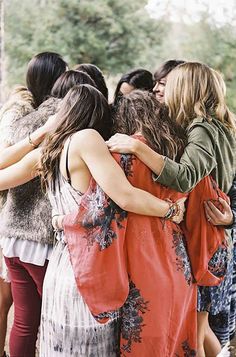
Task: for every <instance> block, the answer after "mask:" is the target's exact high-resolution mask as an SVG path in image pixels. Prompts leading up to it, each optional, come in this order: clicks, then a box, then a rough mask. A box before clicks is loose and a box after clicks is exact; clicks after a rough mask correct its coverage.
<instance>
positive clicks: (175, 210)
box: [164, 202, 180, 219]
mask: <svg viewBox="0 0 236 357" xmlns="http://www.w3.org/2000/svg"><path fill="white" fill-rule="evenodd" d="M179 212H180V207H179V205H178V203H177V202H175V203H172V204H170V207H169V209H168V211H167V212H166V214H165V216H164V219H173V218H174V217H175V216H177V215H178V214H179Z"/></svg>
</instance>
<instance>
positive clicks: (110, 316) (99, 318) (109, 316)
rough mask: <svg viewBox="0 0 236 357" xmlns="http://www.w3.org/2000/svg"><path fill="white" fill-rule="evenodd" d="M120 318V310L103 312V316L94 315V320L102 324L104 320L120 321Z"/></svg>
mask: <svg viewBox="0 0 236 357" xmlns="http://www.w3.org/2000/svg"><path fill="white" fill-rule="evenodd" d="M119 317H120V312H119V310H114V311H109V312H101V314H99V315H94V318H95V319H96V320H97V321H99V322H102V321H103V320H107V319H111V320H114V319H118V318H119Z"/></svg>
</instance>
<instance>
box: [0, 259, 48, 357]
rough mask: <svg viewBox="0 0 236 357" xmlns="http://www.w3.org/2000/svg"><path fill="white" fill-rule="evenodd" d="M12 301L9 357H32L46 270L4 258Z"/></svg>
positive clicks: (43, 267)
mask: <svg viewBox="0 0 236 357" xmlns="http://www.w3.org/2000/svg"><path fill="white" fill-rule="evenodd" d="M5 261H6V265H7V267H8V269H9V275H10V279H11V288H12V296H13V302H14V322H13V327H12V330H11V335H10V356H11V357H34V356H35V345H36V340H37V334H38V328H39V323H40V313H41V302H42V286H43V279H44V276H45V273H46V269H47V263H48V261H46V263H45V265H44V266H37V265H34V264H29V263H23V262H21V261H20V259H19V258H6V257H5Z"/></svg>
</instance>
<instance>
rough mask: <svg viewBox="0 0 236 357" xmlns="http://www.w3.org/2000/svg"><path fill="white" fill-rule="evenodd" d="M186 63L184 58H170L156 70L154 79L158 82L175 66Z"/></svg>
mask: <svg viewBox="0 0 236 357" xmlns="http://www.w3.org/2000/svg"><path fill="white" fill-rule="evenodd" d="M182 63H185V61H183V60H175V59H173V60H168V61H166V62H164V63H162V65H161V66H160V67H159V68H158V69H157V70H156V71H155V72H154V80H155V81H156V82H158V81H160V80H161V79H162V78H164V77H166V76H167V75H168V74H169V73H170V72H171V71H172V70H173V69H174V68H175V67H177V66H179V65H180V64H182Z"/></svg>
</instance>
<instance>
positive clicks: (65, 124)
mask: <svg viewBox="0 0 236 357" xmlns="http://www.w3.org/2000/svg"><path fill="white" fill-rule="evenodd" d="M57 116H58V126H57V128H56V129H55V131H54V132H53V133H52V134H51V135H49V136H48V137H47V139H46V140H45V144H44V147H43V153H42V158H41V171H40V173H41V176H42V183H43V185H44V186H48V184H49V182H50V181H51V182H52V183H54V182H55V179H56V177H57V175H58V173H59V161H60V155H61V151H62V149H63V146H64V144H65V142H66V140H67V139H68V138H69V137H70V136H71V135H73V134H74V133H76V132H77V131H80V130H83V129H88V128H90V129H94V130H96V131H98V132H99V134H100V135H101V136H102V137H103V139H104V140H107V139H108V138H109V137H110V132H111V124H112V123H111V115H110V109H109V105H108V103H107V100H106V99H105V97H104V96H103V94H101V92H100V91H98V90H97V89H96V88H94V87H92V86H90V85H88V84H82V85H78V86H74V87H73V88H72V89H70V91H69V92H68V93H67V95H66V96H65V98H64V99H63V100H62V105H61V108H60V110H59V112H58V114H57ZM53 187H54V186H53Z"/></svg>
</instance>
